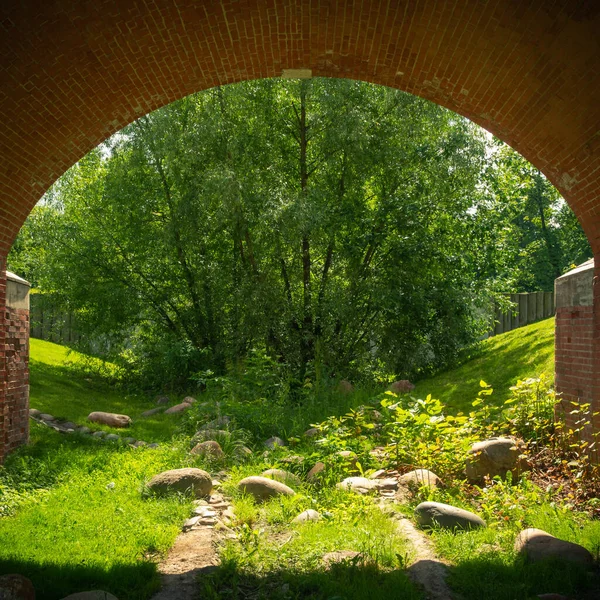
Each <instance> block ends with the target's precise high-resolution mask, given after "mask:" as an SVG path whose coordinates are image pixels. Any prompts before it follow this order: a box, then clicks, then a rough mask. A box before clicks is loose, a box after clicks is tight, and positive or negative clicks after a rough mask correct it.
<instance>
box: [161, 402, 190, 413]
mask: <svg viewBox="0 0 600 600" xmlns="http://www.w3.org/2000/svg"><path fill="white" fill-rule="evenodd" d="M190 406H191V404H188V403H187V402H182V403H181V404H176V405H175V406H171V407H170V408H167V410H165V415H175V414H177V413H182V412H185V411H186V410H187V409H188V408H190Z"/></svg>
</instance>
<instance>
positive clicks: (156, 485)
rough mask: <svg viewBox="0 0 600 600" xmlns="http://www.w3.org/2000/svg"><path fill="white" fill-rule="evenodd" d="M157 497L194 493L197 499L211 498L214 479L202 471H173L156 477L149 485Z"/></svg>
mask: <svg viewBox="0 0 600 600" xmlns="http://www.w3.org/2000/svg"><path fill="white" fill-rule="evenodd" d="M147 488H148V490H150V491H151V492H153V493H154V494H157V495H165V494H169V493H173V492H179V493H188V492H192V493H193V494H194V496H196V498H202V497H205V496H210V493H211V491H212V478H211V476H210V475H209V474H208V473H207V472H206V471H203V470H202V469H189V468H188V469H172V470H170V471H164V472H163V473H159V474H158V475H155V476H154V477H153V478H152V479H151V480H150V481H149V482H148V485H147Z"/></svg>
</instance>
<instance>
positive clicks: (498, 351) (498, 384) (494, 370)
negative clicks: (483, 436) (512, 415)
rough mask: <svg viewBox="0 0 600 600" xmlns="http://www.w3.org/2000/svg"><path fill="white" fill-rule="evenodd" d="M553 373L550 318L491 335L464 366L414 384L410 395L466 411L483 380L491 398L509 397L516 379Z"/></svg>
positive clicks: (499, 399) (503, 398) (496, 399)
mask: <svg viewBox="0 0 600 600" xmlns="http://www.w3.org/2000/svg"><path fill="white" fill-rule="evenodd" d="M543 372H546V373H549V374H550V375H552V374H553V373H554V318H552V319H546V320H544V321H540V322H539V323H534V324H533V325H528V326H526V327H521V328H519V329H515V330H513V331H509V332H508V333H504V334H501V335H497V336H494V337H492V338H489V339H487V340H485V341H484V342H483V343H482V344H481V349H480V351H478V353H477V355H476V356H475V357H474V358H473V359H472V360H470V361H468V362H466V363H465V364H463V365H461V366H460V367H457V368H455V369H451V370H449V371H446V372H445V373H440V374H439V375H436V376H435V377H430V378H428V379H423V380H422V381H419V382H417V384H416V388H415V391H414V394H415V395H417V396H421V397H422V396H425V395H427V394H431V395H432V396H433V397H434V398H438V399H440V400H442V401H443V403H444V404H446V405H447V406H448V408H450V410H457V411H458V410H462V411H468V410H469V409H470V405H471V402H472V401H473V400H474V399H475V397H476V396H477V394H478V392H479V389H480V387H479V382H480V380H482V379H483V380H484V381H485V382H486V383H488V384H490V385H491V386H492V388H493V389H494V394H493V396H492V399H493V400H494V401H495V402H497V403H501V402H503V401H504V400H506V399H507V398H508V397H509V394H510V389H509V388H510V386H511V385H514V384H515V383H516V382H517V380H518V379H521V380H522V379H526V378H528V377H535V376H538V375H540V374H541V373H543Z"/></svg>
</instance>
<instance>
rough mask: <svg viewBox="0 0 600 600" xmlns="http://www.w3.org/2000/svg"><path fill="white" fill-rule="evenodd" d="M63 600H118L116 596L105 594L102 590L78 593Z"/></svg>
mask: <svg viewBox="0 0 600 600" xmlns="http://www.w3.org/2000/svg"><path fill="white" fill-rule="evenodd" d="M62 600H118V599H117V597H116V596H113V595H112V594H109V593H108V592H103V591H101V590H94V591H92V592H78V593H77V594H71V595H70V596H66V597H65V598H63V599H62Z"/></svg>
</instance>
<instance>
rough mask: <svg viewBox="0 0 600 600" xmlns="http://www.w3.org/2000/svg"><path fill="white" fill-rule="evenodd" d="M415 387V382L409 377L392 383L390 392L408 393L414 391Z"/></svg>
mask: <svg viewBox="0 0 600 600" xmlns="http://www.w3.org/2000/svg"><path fill="white" fill-rule="evenodd" d="M414 389H415V385H414V383H411V382H410V381H409V380H408V379H400V380H398V381H394V383H392V384H391V385H390V392H394V393H395V394H408V392H412V391H413V390H414Z"/></svg>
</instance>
